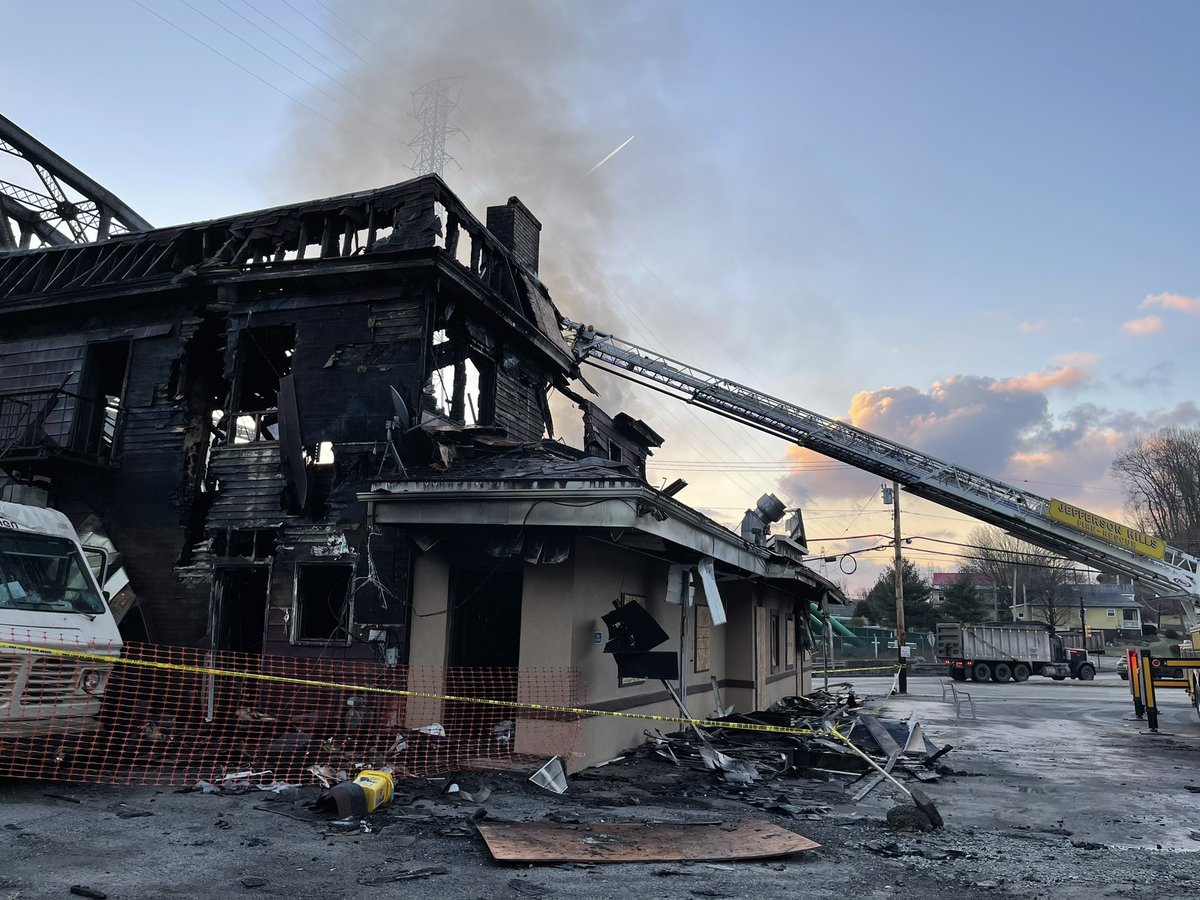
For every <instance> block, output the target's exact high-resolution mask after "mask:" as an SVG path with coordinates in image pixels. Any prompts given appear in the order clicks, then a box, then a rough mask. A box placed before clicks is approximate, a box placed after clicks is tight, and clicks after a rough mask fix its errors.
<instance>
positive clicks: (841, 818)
mask: <svg viewBox="0 0 1200 900" xmlns="http://www.w3.org/2000/svg"><path fill="white" fill-rule="evenodd" d="M820 682H821V679H820V678H819V677H818V679H817V686H820ZM853 684H854V685H855V686H856V687H857V688H858V690H859V691H860V692H861V693H866V694H875V695H876V697H875V698H874V699H872V700H870V701H869V702H868V705H869V707H870V708H872V709H875V710H877V711H879V712H880V713H881V714H883V715H886V716H890V717H892V718H907V717H910V716H913V717H915V719H916V720H917V721H919V722H920V723H921V726H922V729H923V730H924V733H925V734H926V736H927V737H928V738H929V740H931V741H932V742H933V743H934V744H936V745H938V746H939V747H940V746H942V745H944V744H951V745H953V747H954V749H953V750H952V751H950V752H949V753H947V754H946V755H945V756H944V757H942V758H941V760H939V764H940V767H939V769H938V772H939V777H938V778H937V780H936V781H934V782H931V783H928V784H925V785H923V788H924V789H925V791H926V793H927V794H929V796H930V797H932V798H933V800H934V802H935V803H936V804H937V806H938V808H939V810H940V811H941V813H942V816H943V817H944V819H945V828H944V829H942V830H940V831H936V832H932V833H927V834H909V833H904V832H896V831H893V830H891V829H889V828H888V827H887V826H886V825H885V824H884V818H885V814H886V813H887V811H888V810H889V808H891V807H892V806H894V805H895V804H896V803H897V802H898V801H900V800H902V799H903V798H902V796H901V795H900V793H899V791H898V790H897V789H896V788H894V787H893V786H891V785H890V784H888V783H886V782H885V783H882V784H880V785H878V786H877V787H875V788H874V790H872V791H871V793H870V794H868V795H867V797H866V799H865V800H863V801H861V802H859V803H855V802H853V801H852V800H851V794H852V793H853V792H854V791H856V790H857V789H858V787H859V786H860V785H854V786H850V787H847V785H846V782H847V779H839V778H836V777H835V778H830V777H828V776H823V777H817V776H819V775H820V773H809V774H802V775H801V776H800V777H794V778H790V777H784V778H777V779H774V780H771V781H769V782H764V783H760V784H756V785H752V786H750V787H747V788H745V789H742V788H738V787H736V786H730V785H728V784H722V783H721V782H720V780H719V779H718V777H717V776H716V774H715V773H713V772H707V771H704V770H699V771H697V770H695V769H688V768H676V767H673V766H672V765H671V764H670V763H668V762H666V761H664V760H661V759H658V758H656V757H654V756H653V755H638V754H635V755H634V757H633V758H636V759H637V760H639V761H638V762H636V763H633V764H631V763H630V762H624V763H619V764H613V765H610V766H607V767H605V768H603V769H599V770H596V771H595V772H593V773H591V774H590V775H587V776H575V777H573V778H572V779H571V781H570V785H569V787H568V790H567V792H566V793H565V794H562V795H556V794H550V793H548V792H546V791H543V790H541V789H540V788H535V787H533V786H532V785H530V784H529V782H528V781H527V780H526V775H525V774H517V775H499V774H497V773H477V774H470V775H468V774H467V773H463V775H461V776H458V777H459V780H461V781H462V785H463V790H464V791H468V790H469V791H472V792H476V793H477V794H481V790H480V789H481V787H484V786H486V787H489V788H490V790H491V794H490V795H489V796H488V798H487V800H486V802H485V803H480V802H466V801H464V800H462V799H459V798H452V797H451V796H449V795H445V794H443V793H441V790H440V787H439V784H433V783H428V782H402V784H401V785H400V787H399V790H398V793H401V792H403V793H404V794H406V795H408V796H407V797H406V799H404V800H403V801H402V800H401V799H400V798H399V797H398V798H397V800H396V801H395V802H394V803H393V804H391V805H389V806H387V807H384V808H383V809H382V810H380V811H378V812H377V813H375V814H373V815H372V816H370V817H368V818H367V819H364V820H363V822H362V823H361V824H362V827H359V823H356V822H355V821H353V820H351V821H350V822H349V823H348V824H349V826H350V827H349V828H348V829H347V828H346V827H345V825H346V824H347V823H341V824H337V823H333V822H330V821H308V820H307V818H306V817H305V816H304V815H303V813H304V810H303V808H302V806H301V805H300V804H299V803H298V802H297V801H293V800H289V799H288V798H286V797H283V796H278V797H277V796H274V795H269V794H262V793H259V792H255V791H251V792H249V793H246V794H241V795H226V794H215V795H213V794H205V793H202V792H194V793H179V792H176V791H174V790H172V789H170V788H149V787H118V786H112V785H79V784H65V783H63V784H56V783H50V782H35V781H16V780H3V779H0V900H37V898H47V900H49V898H58V897H66V896H68V893H67V891H68V889H69V888H70V887H71V886H72V885H82V886H86V887H90V888H91V889H92V890H94V891H99V892H102V893H104V894H107V896H108V897H111V898H142V897H144V898H151V897H153V898H161V897H202V896H211V895H220V896H225V897H255V896H258V897H263V896H286V897H289V898H292V900H304V898H312V900H316V898H322V900H324V898H329V897H355V898H361V897H364V896H367V895H371V896H388V897H412V898H423V897H427V896H430V895H439V896H445V897H467V898H475V897H479V898H489V900H490V898H495V897H500V898H506V897H513V898H519V897H531V896H532V897H552V898H555V897H564V898H567V897H577V898H586V900H594V898H612V900H627V898H629V897H631V896H637V897H639V898H646V900H650V898H675V897H694V898H710V897H727V898H734V897H748V896H753V897H763V898H772V897H796V896H800V897H805V898H829V900H843V898H845V897H846V896H847V894H850V895H852V896H853V897H854V898H856V900H859V898H861V900H893V898H906V900H907V898H921V900H961V898H963V897H971V898H1016V900H1035V898H1036V900H1040V898H1053V900H1116V898H1129V897H1159V896H1171V897H1180V898H1182V897H1196V896H1200V874H1198V873H1200V867H1198V866H1197V863H1200V853H1198V852H1197V850H1198V849H1200V814H1198V812H1197V802H1196V801H1197V796H1196V794H1197V793H1200V783H1198V782H1200V767H1198V766H1197V762H1200V756H1198V755H1197V751H1198V750H1200V719H1197V717H1196V715H1195V712H1194V710H1193V709H1192V708H1191V706H1190V705H1189V704H1188V703H1187V700H1186V698H1185V697H1184V696H1183V695H1182V694H1181V693H1169V692H1163V693H1162V694H1161V697H1162V706H1163V718H1162V733H1160V734H1158V735H1149V734H1146V733H1144V732H1145V722H1144V721H1137V720H1135V719H1134V718H1133V708H1132V705H1131V703H1130V700H1129V695H1128V692H1127V690H1126V689H1125V684H1124V683H1123V682H1121V681H1120V680H1119V679H1118V678H1116V676H1115V675H1113V674H1112V673H1105V674H1104V675H1102V676H1101V677H1100V678H1099V679H1097V680H1096V681H1094V682H1089V683H1084V682H1070V681H1068V682H1054V681H1049V680H1044V679H1035V680H1031V681H1029V682H1026V683H1024V684H1019V685H1018V684H1006V685H999V684H965V685H960V687H962V688H964V689H965V690H966V691H968V692H969V693H970V694H971V698H972V700H974V705H975V715H974V717H971V715H970V711H969V708H964V707H963V706H962V705H961V704H960V710H959V711H960V712H962V713H963V715H961V716H960V715H956V712H955V708H954V706H953V705H952V704H950V703H948V702H943V701H942V690H941V681H940V679H938V678H929V677H923V678H913V679H911V680H910V681H909V693H908V694H906V695H903V696H899V695H894V694H893V695H891V696H888V692H889V689H890V687H891V684H892V682H891V679H889V678H859V679H856V680H855V681H854V682H853ZM910 767H913V768H917V769H919V768H920V767H919V766H918V765H916V764H910ZM924 774H925V776H926V777H931V775H932V773H931V772H925V773H924ZM908 783H910V784H911V783H913V782H911V781H909V782H908ZM444 786H445V785H444V784H443V785H441V787H444ZM303 790H304V791H305V792H307V793H308V794H311V792H312V790H313V788H312V786H308V787H306V788H304V789H303ZM417 797H421V798H423V799H419V800H418V799H414V798H417ZM780 804H783V805H782V806H781V805H780ZM785 809H791V810H794V811H795V812H794V814H789V813H785V812H783V810H785ZM482 816H486V817H487V818H488V819H489V820H492V821H542V820H550V821H554V822H568V823H569V822H597V821H599V822H606V821H607V822H612V821H631V822H637V821H644V822H678V823H687V822H691V823H700V822H706V823H713V822H732V821H736V820H738V819H743V818H747V817H751V818H756V819H766V820H768V821H771V822H773V823H775V824H778V825H779V826H781V827H785V828H790V829H792V830H794V831H797V832H799V833H801V834H803V835H805V836H806V837H809V838H812V839H813V840H815V841H817V842H818V843H819V844H821V848H820V849H818V850H813V851H809V852H806V853H802V854H800V855H798V856H795V857H790V858H785V859H779V860H771V861H767V862H754V863H710V862H705V861H699V862H695V863H680V864H613V865H593V864H585V865H580V864H571V865H549V866H546V865H543V866H534V867H527V866H502V865H497V864H496V863H495V862H493V861H492V860H491V859H490V857H489V854H488V853H487V850H486V848H484V847H483V845H482V841H481V840H480V839H479V837H478V836H477V835H475V834H474V829H473V825H472V823H473V822H474V821H476V820H477V819H478V818H480V817H482ZM298 819H299V820H298ZM1193 835H1195V836H1193ZM1193 878H1195V881H1193Z"/></svg>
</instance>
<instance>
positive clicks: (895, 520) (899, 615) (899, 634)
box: [883, 481, 908, 694]
mask: <svg viewBox="0 0 1200 900" xmlns="http://www.w3.org/2000/svg"><path fill="white" fill-rule="evenodd" d="M889 495H890V496H891V500H892V533H893V538H894V542H895V544H896V662H897V663H898V664H899V666H900V676H899V679H898V681H899V683H898V685H897V690H898V692H899V693H901V694H907V693H908V657H906V656H905V655H904V557H903V556H902V555H901V554H900V484H899V482H896V481H893V482H892V486H891V487H890V488H889V487H887V485H884V488H883V502H884V503H887V502H888V496H889Z"/></svg>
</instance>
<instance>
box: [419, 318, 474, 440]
mask: <svg viewBox="0 0 1200 900" xmlns="http://www.w3.org/2000/svg"><path fill="white" fill-rule="evenodd" d="M433 353H434V365H435V366H437V368H435V369H434V370H433V373H432V374H431V375H430V377H429V381H428V383H427V384H426V386H425V405H426V409H427V411H428V412H431V413H434V414H435V415H438V416H442V417H444V418H446V419H449V420H450V421H452V422H457V423H459V424H462V425H477V424H480V423H482V422H483V421H484V415H483V396H482V391H483V389H484V383H483V378H482V376H481V374H480V370H479V367H478V366H477V365H476V364H475V361H474V360H473V359H472V358H471V357H470V356H469V355H468V354H469V348H468V341H467V339H466V338H465V337H458V336H456V337H455V338H454V339H453V340H452V339H451V337H450V335H449V333H448V332H447V331H446V330H444V329H443V330H439V331H436V332H434V335H433Z"/></svg>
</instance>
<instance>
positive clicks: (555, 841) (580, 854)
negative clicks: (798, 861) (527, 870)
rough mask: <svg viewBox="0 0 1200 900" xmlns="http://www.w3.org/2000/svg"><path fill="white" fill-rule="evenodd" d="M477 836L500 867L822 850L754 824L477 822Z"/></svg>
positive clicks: (749, 821)
mask: <svg viewBox="0 0 1200 900" xmlns="http://www.w3.org/2000/svg"><path fill="white" fill-rule="evenodd" d="M479 833H480V834H481V835H483V839H484V841H486V842H487V845H488V850H490V851H491V853H492V857H493V858H494V859H496V860H497V861H498V862H523V863H558V862H613V863H618V862H682V861H685V860H719V859H764V858H766V857H771V856H786V855H788V854H791V853H799V852H800V851H802V850H812V849H814V848H816V847H819V846H820V844H817V843H816V842H814V841H810V840H809V839H808V838H806V837H801V836H800V835H798V834H793V833H792V832H790V831H787V830H786V829H783V828H779V827H778V826H775V825H772V824H771V823H770V822H763V821H759V820H757V819H742V820H740V821H737V822H722V823H720V824H715V825H714V824H706V825H687V824H682V825H677V824H651V823H645V822H611V823H603V824H599V825H561V824H558V823H554V822H480V823H479Z"/></svg>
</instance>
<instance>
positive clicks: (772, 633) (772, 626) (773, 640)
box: [767, 609, 779, 675]
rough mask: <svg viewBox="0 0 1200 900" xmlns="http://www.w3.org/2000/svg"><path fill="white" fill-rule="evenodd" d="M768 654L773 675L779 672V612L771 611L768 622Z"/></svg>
mask: <svg viewBox="0 0 1200 900" xmlns="http://www.w3.org/2000/svg"><path fill="white" fill-rule="evenodd" d="M767 652H768V654H769V659H770V661H771V674H772V675H774V674H775V673H776V672H778V671H779V611H778V610H774V609H773V610H771V615H770V618H769V619H768V621H767Z"/></svg>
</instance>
